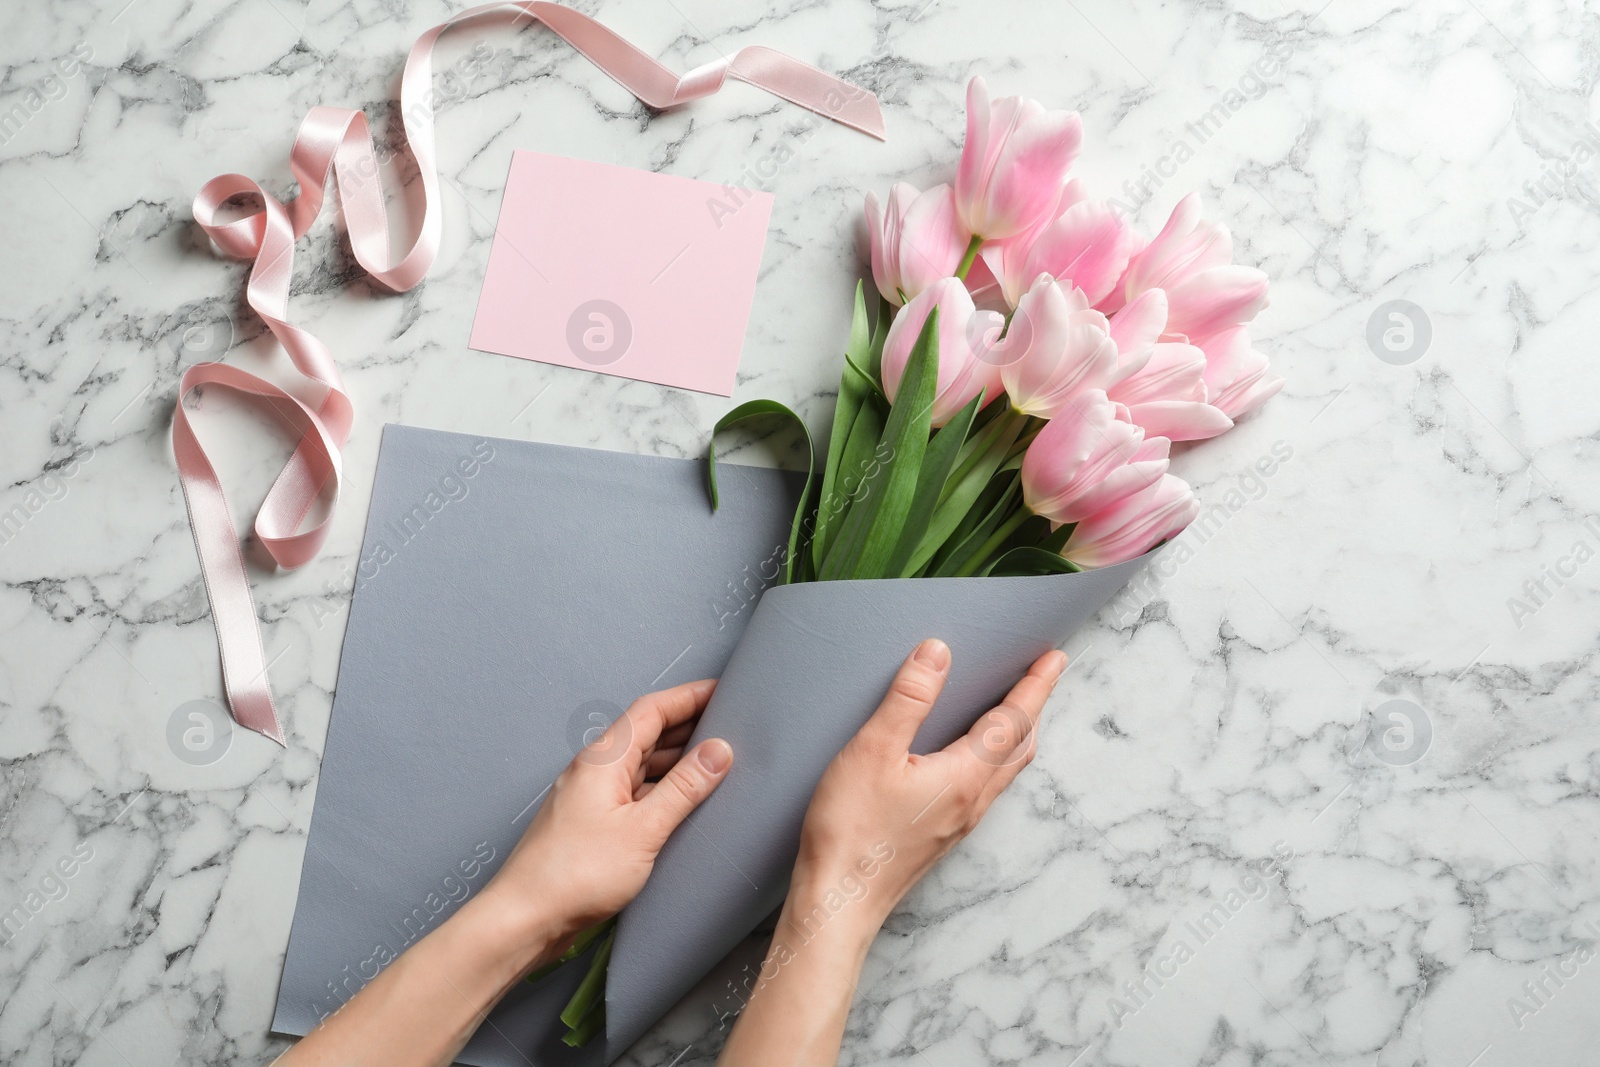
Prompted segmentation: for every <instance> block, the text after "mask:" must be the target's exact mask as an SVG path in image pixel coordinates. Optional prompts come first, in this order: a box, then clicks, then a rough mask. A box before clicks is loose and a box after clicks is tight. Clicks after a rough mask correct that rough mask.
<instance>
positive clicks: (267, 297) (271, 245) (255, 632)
mask: <svg viewBox="0 0 1600 1067" xmlns="http://www.w3.org/2000/svg"><path fill="white" fill-rule="evenodd" d="M523 19H534V20H537V21H539V22H542V23H543V24H544V25H545V26H546V27H548V28H549V29H551V30H553V31H554V32H555V33H557V34H558V35H560V37H561V38H562V39H563V40H565V41H566V42H567V43H568V44H570V45H572V46H573V47H574V48H576V49H577V50H578V51H579V52H581V53H583V54H584V55H585V56H587V57H588V58H589V59H590V60H591V61H592V62H593V63H594V64H595V65H596V66H598V67H599V68H600V69H601V70H603V71H604V72H605V73H606V74H608V75H610V76H611V77H612V78H613V79H615V80H616V81H617V82H619V83H620V84H621V85H622V86H623V87H624V88H625V89H627V90H628V91H629V92H631V93H632V94H633V95H634V96H636V97H638V98H639V99H640V100H641V101H643V102H644V103H646V104H648V105H649V106H650V107H652V108H656V109H658V110H659V109H664V108H669V107H674V106H676V105H678V104H682V103H687V102H688V101H690V100H696V99H699V98H700V97H703V96H709V95H710V94H712V93H714V92H716V91H717V90H718V89H720V88H722V85H723V83H724V82H726V81H727V80H728V79H729V78H733V79H735V80H738V81H742V82H746V83H748V84H750V85H753V86H756V87H757V88H760V89H764V90H766V91H767V92H769V93H772V94H773V95H774V96H778V97H781V98H783V99H784V100H788V101H789V102H791V103H794V104H798V105H800V106H801V107H804V108H809V109H810V110H812V111H815V112H817V113H818V114H820V115H822V116H824V117H826V118H829V119H832V120H833V121H835V122H839V123H842V124H844V125H846V126H849V127H852V128H854V129H857V130H860V131H862V132H863V133H868V134H871V135H872V136H874V137H877V138H878V139H880V140H882V139H883V138H884V129H883V115H882V113H881V112H880V110H879V108H878V101H877V98H876V97H875V96H873V95H872V94H871V93H869V92H867V91H866V90H864V89H861V88H858V87H856V86H854V85H851V84H850V83H849V82H846V81H841V80H840V79H838V78H835V77H833V76H832V75H830V74H825V73H823V72H822V71H820V70H817V69H816V68H815V67H811V66H808V65H806V64H804V63H802V62H800V61H799V60H797V59H793V58H791V57H789V56H786V55H784V54H782V53H781V52H774V51H773V50H772V49H770V48H761V47H754V46H753V47H749V48H741V49H740V50H739V51H738V52H737V53H736V54H735V55H734V56H733V57H732V58H731V59H723V60H719V61H717V62H715V63H708V64H706V65H705V66H703V67H698V68H696V69H695V70H692V71H690V72H689V73H687V74H685V75H682V76H681V77H680V76H679V75H677V74H675V73H674V72H673V71H671V70H669V69H668V68H666V67H664V66H662V65H661V64H660V63H658V62H656V61H655V60H654V59H652V58H651V57H650V56H648V55H646V54H645V53H643V52H641V51H639V49H637V48H635V47H634V46H633V45H631V44H629V43H628V42H627V41H625V40H623V39H622V38H621V37H618V36H617V35H616V34H615V33H613V32H612V31H610V30H608V29H607V28H606V27H604V26H602V25H601V24H600V23H598V22H596V21H594V20H593V19H591V18H589V17H588V16H587V15H583V14H580V13H578V12H576V11H573V10H572V9H570V8H566V7H562V6H561V5H559V4H552V3H543V2H539V0H527V2H519V3H505V4H487V5H485V6H483V7H475V8H471V9H469V10H467V11H463V12H461V13H460V14H459V15H456V16H455V17H454V18H451V19H450V20H449V21H447V22H444V23H441V24H440V25H438V26H435V27H434V28H433V29H431V30H429V31H428V32H427V33H425V34H423V35H422V36H421V37H420V38H418V39H417V42H416V44H415V45H413V46H412V48H411V54H410V56H409V57H407V59H406V67H405V74H404V76H403V77H402V79H401V83H400V110H401V115H402V117H403V120H404V123H405V132H406V142H407V144H408V145H409V146H410V149H411V152H412V154H413V155H414V156H415V158H416V161H417V169H418V171H419V172H420V173H421V175H422V190H423V213H422V226H421V229H420V231H419V232H418V234H417V237H416V240H415V241H413V242H412V244H411V247H410V248H409V249H407V250H406V251H405V253H404V254H403V255H401V256H400V258H399V260H398V261H397V262H394V263H393V265H390V259H391V256H390V248H389V219H388V209H387V208H386V207H385V206H384V198H383V190H382V188H381V187H380V185H379V182H378V155H377V150H376V148H375V147H374V145H373V142H372V135H371V131H370V130H369V129H368V126H367V118H366V115H365V114H363V113H362V112H360V111H353V110H349V109H346V108H332V107H316V108H312V109H311V111H310V112H309V113H308V114H307V115H306V117H305V120H304V121H303V122H302V123H301V124H300V131H299V133H298V134H296V136H295V141H294V147H293V149H292V150H291V151H290V154H289V166H290V169H291V170H292V171H293V172H294V176H295V180H296V181H297V182H298V183H299V186H300V194H299V196H297V197H296V198H295V199H294V200H291V201H289V202H288V204H284V203H281V202H280V201H278V200H277V199H276V198H275V197H273V196H272V195H271V194H270V193H268V192H267V191H266V190H265V189H263V188H262V187H261V186H260V185H259V184H257V183H256V182H255V181H253V180H252V179H250V178H247V177H245V176H244V175H242V174H224V175H222V176H220V177H217V178H213V179H212V180H211V181H209V182H207V183H206V184H205V186H204V188H202V189H201V190H200V193H199V195H198V196H196V197H195V201H194V217H195V220H196V221H197V222H199V223H200V225H201V227H202V228H204V230H205V231H206V233H207V234H209V235H210V236H211V239H212V240H213V241H215V242H216V244H217V247H218V248H219V249H221V250H222V252H223V253H225V254H226V255H229V256H233V257H235V258H238V259H250V260H254V261H255V262H254V265H253V266H252V267H251V270H250V280H249V284H248V285H247V286H246V289H245V294H246V297H247V299H248V300H249V303H250V306H251V307H252V308H253V309H255V312H256V314H258V315H260V316H261V319H262V321H263V322H265V323H266V324H267V327H268V328H269V329H271V331H272V333H273V336H274V337H276V338H277V339H278V342H279V343H280V344H282V345H283V348H284V351H286V352H287V353H288V355H289V358H290V359H291V360H292V361H293V363H294V365H295V367H296V368H297V369H298V370H299V371H300V374H301V376H302V377H301V379H300V380H299V381H297V382H296V383H295V384H294V385H293V386H291V387H280V386H278V385H275V384H274V383H272V382H269V381H267V380H266V379H264V378H260V377H257V376H256V375H254V374H251V373H249V372H248V371H244V370H240V369H239V368H237V367H232V366H228V365H226V364H223V363H199V364H196V365H195V366H193V367H190V368H189V370H187V371H186V372H185V373H184V375H183V378H182V379H181V381H180V382H179V384H178V401H177V405H176V408H175V410H174V412H173V418H172V448H173V453H174V455H175V456H176V459H177V465H178V478H179V481H180V482H181V483H182V485H183V495H184V500H185V502H186V503H187V505H188V508H189V525H190V527H191V528H192V529H193V532H194V541H195V547H196V549H197V550H198V551H199V555H200V570H201V574H202V576H203V577H204V579H205V584H206V593H207V595H208V596H209V597H210V600H211V617H212V621H213V623H214V624H215V625H216V628H217V644H218V646H219V648H220V650H221V653H222V677H223V685H224V688H225V689H226V692H227V698H228V706H229V707H230V708H231V709H232V711H233V717H234V719H235V720H236V721H237V722H238V723H239V724H240V725H241V726H244V727H247V728H249V729H251V730H255V731H257V732H259V733H262V734H265V735H266V736H268V737H270V738H272V739H273V740H275V741H277V742H278V743H279V744H283V743H284V736H283V728H282V726H281V725H280V724H279V722H278V712H277V708H276V706H275V705H274V704H273V701H272V689H271V686H270V685H269V684H268V680H267V666H268V665H267V660H266V653H265V651H264V650H263V647H262V643H261V629H260V625H259V623H258V621H257V618H256V605H255V600H254V599H253V598H252V596H251V595H250V581H249V577H248V575H247V573H246V570H245V562H244V554H243V552H242V551H241V546H240V543H239V535H238V528H237V527H236V526H235V525H234V522H233V516H232V515H231V514H230V513H229V510H228V503H227V500H226V498H225V497H224V496H223V493H222V483H221V481H220V480H219V479H218V477H217V472H216V470H215V469H214V468H213V467H212V465H211V461H210V459H209V458H208V457H207V456H206V452H205V448H204V447H203V446H202V445H201V444H200V440H199V438H198V437H196V436H195V432H194V427H193V426H192V425H190V422H189V416H188V414H187V412H186V411H185V409H184V400H185V399H186V398H187V397H188V395H189V393H190V392H191V391H192V390H194V389H195V388H197V387H200V386H208V385H209V386H221V387H223V388H226V389H231V390H234V391H236V392H239V393H243V394H245V395H247V396H251V397H256V398H259V399H261V400H264V401H266V402H267V403H269V404H271V405H272V406H273V407H274V408H275V409H276V410H277V411H278V412H280V413H281V414H282V415H283V416H285V417H286V418H287V419H288V420H289V422H290V423H292V424H293V425H294V427H295V429H296V430H297V431H298V432H299V433H300V441H299V445H298V446H297V447H296V449H295V452H294V455H293V456H291V457H290V459H289V462H288V463H287V464H286V465H285V466H284V468H283V470H282V472H281V473H280V474H279V475H278V478H277V481H276V482H274V483H273V486H272V489H271V490H270V491H269V492H268V493H267V496H266V499H265V500H264V501H262V504H261V508H260V510H259V511H258V512H257V514H256V521H255V532H256V537H257V538H258V539H259V540H260V542H261V544H262V546H263V547H265V548H266V550H267V552H268V553H269V554H270V555H271V557H272V559H273V561H274V562H275V563H276V564H277V565H278V566H280V567H285V568H292V567H298V566H300V565H301V564H303V563H306V562H308V561H310V560H311V559H312V558H313V557H315V556H316V554H317V551H318V550H319V549H320V548H321V547H322V543H323V541H324V540H326V538H327V536H328V527H329V523H330V522H331V521H332V518H333V511H334V508H335V507H336V505H337V503H338V497H339V485H340V450H341V449H342V448H343V447H344V445H345V442H346V441H347V440H348V439H349V436H350V428H351V425H352V423H353V420H354V414H355V413H354V409H353V408H352V406H351V403H350V397H349V396H348V395H347V394H346V393H345V391H344V382H343V380H342V379H341V378H340V376H339V368H338V366H337V364H335V363H334V360H333V354H332V353H331V352H329V351H328V348H327V346H326V345H324V344H323V343H322V342H321V341H319V340H317V338H316V337H314V336H312V335H311V334H310V333H308V332H306V331H305V330H302V329H300V328H299V327H298V326H295V325H294V324H292V323H290V322H289V321H288V312H289V282H290V278H291V275H292V273H293V268H294V246H295V242H296V241H297V240H298V239H299V238H300V237H302V236H304V235H305V233H306V231H307V230H309V229H310V228H311V224H312V223H313V222H314V221H315V220H316V218H317V215H318V214H319V213H320V212H321V210H322V200H323V194H324V190H325V188H326V186H327V182H328V178H329V176H330V174H331V175H332V177H333V178H334V179H335V180H336V181H337V182H338V184H339V203H340V206H341V207H342V209H343V211H344V215H345V225H346V228H347V230H348V231H349V235H350V246H351V249H352V251H353V252H354V253H355V257H356V261H357V262H358V263H360V264H361V266H362V268H363V269H364V270H366V272H367V273H368V274H370V275H372V276H373V277H374V278H376V279H377V280H378V281H379V282H381V283H382V284H383V285H385V286H387V287H388V288H390V289H392V290H394V291H396V292H403V291H405V290H407V289H410V288H411V287H413V286H415V285H416V284H417V283H418V282H420V281H421V280H422V278H423V276H424V275H425V274H427V272H428V268H429V267H430V266H432V264H433V260H434V256H435V255H436V254H437V253H438V250H439V233H440V216H439V176H438V168H437V162H436V160H435V157H434V140H433V111H432V107H431V105H430V104H429V103H428V99H427V98H428V93H429V91H430V88H431V83H432V79H433V46H434V43H435V42H436V41H437V40H438V39H439V36H440V35H441V34H443V33H444V32H445V31H446V30H448V29H450V28H452V27H454V26H459V25H461V24H463V23H469V22H470V23H474V24H485V25H493V24H501V23H504V24H512V25H514V24H516V23H518V22H521V21H522V20H523ZM240 197H252V198H254V199H255V200H257V201H259V203H260V205H261V206H260V208H259V209H258V210H252V211H250V213H249V214H246V215H245V216H244V217H242V218H239V219H235V220H233V221H230V222H219V221H217V220H218V215H219V213H220V211H221V209H222V208H223V206H224V205H226V204H228V203H229V202H230V201H233V200H235V199H238V198H240ZM319 501H322V502H323V503H324V504H325V507H324V509H323V513H322V516H321V518H320V520H319V521H318V522H317V523H316V524H315V525H313V526H311V527H310V528H308V529H305V530H302V529H300V527H301V526H302V525H303V524H304V523H305V521H306V518H307V516H308V515H310V514H311V511H312V509H313V508H314V507H316V506H317V504H318V502H319Z"/></svg>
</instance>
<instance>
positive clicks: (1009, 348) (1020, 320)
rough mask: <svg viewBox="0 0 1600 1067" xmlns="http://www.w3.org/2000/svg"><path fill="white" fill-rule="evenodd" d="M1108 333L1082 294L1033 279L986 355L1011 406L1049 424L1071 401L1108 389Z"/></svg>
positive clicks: (1112, 360) (1111, 374)
mask: <svg viewBox="0 0 1600 1067" xmlns="http://www.w3.org/2000/svg"><path fill="white" fill-rule="evenodd" d="M1110 329H1111V327H1110V324H1109V323H1108V322H1107V321H1106V317H1105V316H1104V315H1102V314H1100V312H1098V311H1095V310H1094V309H1092V308H1090V307H1089V301H1088V300H1087V299H1086V298H1085V297H1084V295H1083V291H1082V290H1079V289H1072V290H1068V289H1067V288H1065V287H1064V286H1062V284H1061V283H1060V282H1058V281H1056V280H1055V279H1054V278H1052V277H1051V276H1050V275H1048V274H1041V275H1039V277H1038V279H1037V280H1036V281H1035V282H1034V283H1033V286H1032V287H1031V288H1030V289H1029V290H1028V291H1027V292H1026V293H1025V294H1023V297H1022V299H1021V301H1019V302H1018V304H1017V312H1016V314H1015V315H1014V316H1012V319H1011V325H1010V326H1009V327H1008V328H1007V329H1006V334H1005V337H1004V338H1003V339H1002V340H1001V341H1000V343H999V344H997V345H995V346H994V349H993V351H992V352H991V353H990V355H989V358H990V360H992V361H993V362H994V363H996V364H998V366H999V369H1000V378H1001V381H1002V382H1004V383H1005V390H1006V394H1007V395H1008V396H1009V397H1010V398H1011V406H1012V407H1013V408H1015V409H1016V410H1018V411H1021V412H1025V413H1027V414H1029V415H1037V416H1038V417H1040V418H1043V419H1053V418H1055V417H1056V416H1057V415H1058V414H1060V413H1061V412H1062V411H1064V410H1066V409H1067V408H1068V406H1069V405H1070V403H1071V401H1072V399H1073V397H1075V396H1077V395H1079V394H1080V393H1083V392H1086V391H1087V390H1090V389H1104V388H1105V387H1106V386H1108V385H1110V384H1111V382H1112V381H1113V380H1114V378H1115V376H1116V372H1117V345H1116V342H1114V341H1112V340H1111V334H1110Z"/></svg>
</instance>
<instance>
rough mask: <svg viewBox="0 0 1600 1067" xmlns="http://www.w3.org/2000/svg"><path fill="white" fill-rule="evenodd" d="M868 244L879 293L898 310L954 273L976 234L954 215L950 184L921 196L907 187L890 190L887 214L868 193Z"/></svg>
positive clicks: (873, 274)
mask: <svg viewBox="0 0 1600 1067" xmlns="http://www.w3.org/2000/svg"><path fill="white" fill-rule="evenodd" d="M867 239H868V242H869V243H870V244H871V246H872V278H873V280H874V281H875V282H877V284H878V292H880V293H882V294H883V298H884V299H885V300H887V301H889V303H891V304H893V305H895V306H896V307H899V306H900V305H901V304H903V303H905V302H906V301H907V300H910V299H911V298H912V297H914V296H916V295H917V294H919V293H921V292H922V291H923V290H924V289H926V288H928V286H930V285H932V284H933V283H934V282H936V281H938V280H939V279H940V278H948V277H950V275H952V274H954V273H955V272H956V267H958V266H959V265H960V263H961V257H962V256H963V255H964V254H965V253H966V251H967V242H968V241H970V240H971V239H972V235H971V234H970V233H968V232H967V230H966V228H965V227H964V226H962V225H961V219H960V218H959V217H958V216H957V215H956V198H955V193H954V192H953V191H952V190H951V188H950V187H949V186H948V185H935V186H934V187H933V188H931V189H929V190H927V191H926V192H920V193H919V192H918V191H917V190H916V189H915V188H914V187H912V186H911V185H908V184H907V183H905V182H896V183H895V185H894V187H893V188H892V189H890V190H889V203H888V210H887V211H885V210H884V209H883V208H882V207H880V206H879V204H878V198H877V196H875V195H874V194H872V193H868V194H867Z"/></svg>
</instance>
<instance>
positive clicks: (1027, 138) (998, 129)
mask: <svg viewBox="0 0 1600 1067" xmlns="http://www.w3.org/2000/svg"><path fill="white" fill-rule="evenodd" d="M1082 141H1083V122H1082V121H1081V120H1080V119H1079V118H1078V114H1077V112H1075V111H1046V110H1045V108H1044V105H1042V104H1040V103H1039V102H1038V101H1037V100H1028V99H1024V98H1023V97H1020V96H1007V97H1003V98H1001V99H999V100H995V101H993V102H991V101H990V100H989V90H988V88H987V86H985V85H984V83H983V79H982V78H973V79H972V81H971V82H969V83H968V84H967V140H966V144H965V145H963V146H962V149H961V162H960V164H959V165H958V166H957V167H956V190H955V193H956V209H957V210H958V211H959V212H960V214H961V221H962V222H963V223H965V224H966V227H967V230H968V231H969V232H971V233H974V234H977V235H978V236H980V237H982V238H984V239H985V240H988V241H1002V240H1005V239H1006V238H1007V237H1014V236H1016V235H1017V234H1019V233H1023V232H1024V231H1026V230H1029V229H1031V228H1033V227H1034V226H1036V225H1038V224H1039V223H1040V222H1042V221H1043V220H1045V219H1047V218H1049V217H1051V214H1052V213H1053V212H1054V211H1055V209H1056V207H1057V205H1058V204H1059V202H1060V199H1061V191H1062V182H1063V180H1064V179H1065V177H1066V173H1067V169H1068V168H1069V167H1071V166H1072V161H1073V160H1074V159H1075V158H1076V157H1077V155H1078V146H1079V145H1080V144H1081V143H1082Z"/></svg>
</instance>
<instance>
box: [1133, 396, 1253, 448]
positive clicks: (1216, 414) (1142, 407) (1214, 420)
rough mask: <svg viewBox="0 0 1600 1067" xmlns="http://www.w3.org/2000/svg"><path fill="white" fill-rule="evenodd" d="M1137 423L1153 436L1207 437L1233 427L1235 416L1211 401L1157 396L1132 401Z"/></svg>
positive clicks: (1203, 438) (1173, 437)
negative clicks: (1150, 398)
mask: <svg viewBox="0 0 1600 1067" xmlns="http://www.w3.org/2000/svg"><path fill="white" fill-rule="evenodd" d="M1128 414H1129V416H1130V417H1131V418H1132V419H1133V421H1134V423H1135V424H1137V425H1138V426H1140V427H1142V428H1143V429H1144V432H1145V433H1147V434H1150V435H1151V436H1152V437H1166V438H1168V439H1170V440H1173V441H1203V440H1205V439H1206V438H1208V437H1215V436H1217V435H1218V434H1220V433H1226V432H1227V431H1228V430H1231V429H1233V420H1232V419H1230V418H1228V416H1227V415H1225V414H1223V413H1222V412H1221V411H1220V410H1218V409H1217V408H1214V407H1212V406H1211V405H1210V404H1207V403H1203V402H1200V401H1194V400H1153V401H1148V402H1146V403H1143V404H1129V405H1128Z"/></svg>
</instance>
